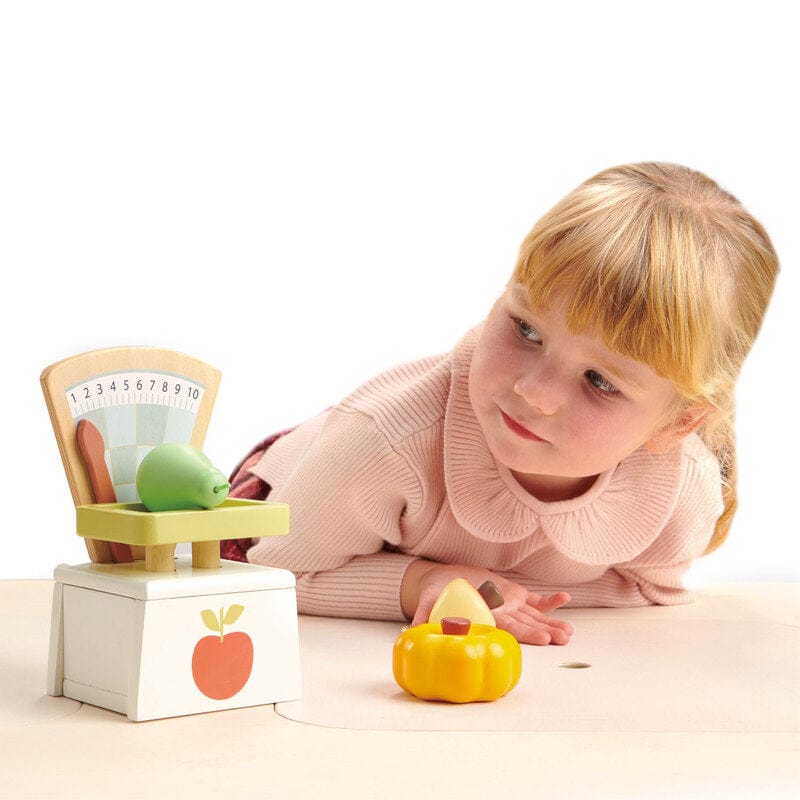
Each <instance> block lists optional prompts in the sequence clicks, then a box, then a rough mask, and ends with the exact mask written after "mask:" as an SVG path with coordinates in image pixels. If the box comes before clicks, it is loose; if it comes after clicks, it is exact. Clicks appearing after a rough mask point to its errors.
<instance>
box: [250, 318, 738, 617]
mask: <svg viewBox="0 0 800 800" xmlns="http://www.w3.org/2000/svg"><path fill="white" fill-rule="evenodd" d="M477 335H478V332H477V330H473V331H471V332H470V333H468V334H467V336H465V337H464V339H463V340H462V341H461V342H460V343H459V344H458V346H457V347H456V348H455V349H454V350H453V352H452V353H450V354H448V355H446V356H440V357H434V358H429V359H425V360H422V361H417V362H414V363H411V364H407V365H404V366H401V367H397V368H396V369H393V370H390V371H389V372H386V373H384V374H382V375H380V376H378V377H377V378H375V379H373V380H372V381H370V382H369V383H367V384H365V385H364V386H362V387H361V388H360V389H358V390H357V391H356V392H354V393H353V394H352V395H350V396H349V397H348V398H346V399H345V400H344V401H343V402H342V403H341V404H340V405H338V406H337V407H336V408H334V409H332V410H330V411H328V412H326V413H324V414H322V415H321V416H319V417H316V418H315V419H312V420H311V421H309V422H307V423H305V424H304V425H301V426H300V427H299V428H297V429H296V430H295V431H293V432H292V433H290V434H289V435H287V436H285V437H283V438H282V439H279V440H278V441H277V442H276V443H275V444H274V445H273V446H272V447H271V448H270V449H269V450H267V452H266V453H265V454H264V456H263V457H262V458H261V459H260V461H259V462H258V463H257V464H256V465H255V466H254V467H253V468H252V469H251V472H253V474H255V475H257V476H258V477H259V478H261V479H263V480H264V481H266V482H267V483H268V484H270V486H272V487H273V491H272V493H271V494H270V496H269V499H270V500H275V501H278V502H284V503H289V506H290V515H291V533H290V534H289V535H288V536H286V537H276V538H263V539H261V540H259V542H258V543H257V544H255V546H254V547H252V548H251V549H250V550H249V551H248V560H249V561H251V562H253V563H258V564H269V565H272V566H277V567H284V568H286V569H289V570H292V571H293V572H294V573H295V574H296V575H297V598H298V608H299V610H300V611H301V612H303V613H308V614H320V615H328V616H340V617H363V618H371V619H393V620H401V619H403V614H402V611H401V608H400V585H401V581H402V578H403V574H404V572H405V570H406V568H407V567H408V565H409V564H410V563H411V562H412V561H413V560H414V559H416V558H426V559H430V560H432V561H439V562H444V563H456V564H474V565H479V566H482V567H485V568H487V569H491V570H493V571H495V572H498V573H501V574H503V575H504V576H506V577H508V578H510V579H511V580H515V581H517V582H518V583H521V584H523V585H524V586H526V587H528V588H529V589H530V590H533V591H537V592H540V593H549V592H554V591H558V590H565V591H568V592H569V593H570V594H571V595H572V602H571V605H573V606H634V605H647V604H650V603H660V604H677V603H687V602H691V599H692V596H691V594H690V593H689V592H688V591H687V590H685V589H684V588H683V587H682V585H681V576H682V574H683V573H684V572H685V570H686V568H687V567H688V566H689V564H690V562H691V561H692V560H693V559H694V558H696V557H698V556H699V555H701V554H702V553H703V551H704V549H705V547H706V544H707V543H708V540H709V539H710V537H711V534H712V532H713V529H714V523H715V521H716V519H717V517H718V516H719V515H720V513H721V512H722V500H721V488H720V477H719V466H718V464H717V462H716V460H715V459H714V457H713V456H712V455H711V454H710V453H709V451H708V450H707V449H706V447H705V446H704V445H703V444H702V442H701V441H700V440H699V439H698V438H697V437H696V436H694V435H691V436H689V437H687V438H686V439H684V440H683V441H682V444H681V445H680V446H677V447H675V448H674V449H673V450H672V451H670V452H669V453H667V454H664V455H653V454H650V453H648V452H646V451H644V450H639V451H637V452H635V453H633V454H632V455H631V456H629V457H628V458H626V459H624V460H623V461H622V462H621V463H620V464H618V465H617V466H616V467H615V468H614V469H611V470H609V471H608V472H605V473H603V474H601V475H600V476H599V477H598V478H597V480H596V481H595V483H594V485H593V486H592V487H591V488H590V489H589V490H588V491H587V492H586V493H585V494H583V495H581V496H580V497H576V498H574V499H571V500H566V501H560V502H552V503H545V502H542V501H540V500H537V499H536V498H535V497H533V496H531V495H530V494H528V493H527V492H526V491H525V490H524V489H523V488H522V487H521V486H520V485H519V484H518V483H517V482H516V480H515V479H514V477H513V476H512V475H511V473H510V471H509V470H508V469H507V468H506V467H504V466H502V465H501V464H498V463H497V462H496V461H495V460H494V458H493V457H492V455H491V453H490V452H489V450H488V449H487V446H486V442H485V440H484V438H483V435H482V433H481V429H480V427H479V425H478V423H477V420H476V419H475V416H474V414H473V413H472V408H471V405H470V401H469V396H468V381H467V379H468V374H469V365H470V360H471V357H472V352H473V350H474V346H475V342H476V339H477Z"/></svg>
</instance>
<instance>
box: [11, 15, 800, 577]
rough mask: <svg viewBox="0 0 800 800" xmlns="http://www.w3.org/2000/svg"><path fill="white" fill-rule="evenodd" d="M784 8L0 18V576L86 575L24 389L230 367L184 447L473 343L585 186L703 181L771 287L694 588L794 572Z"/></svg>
mask: <svg viewBox="0 0 800 800" xmlns="http://www.w3.org/2000/svg"><path fill="white" fill-rule="evenodd" d="M789 5H790V4H785V3H782V2H764V0H762V2H760V3H758V4H756V3H739V2H724V3H723V2H719V3H715V2H699V1H698V0H694V2H681V1H677V2H676V1H675V0H673V2H670V3H661V4H651V3H640V2H600V3H595V2H574V1H573V2H571V3H536V2H526V3H514V2H485V3H474V2H435V1H434V0H428V1H427V2H404V3H387V2H379V1H378V0H373V2H364V3H354V2H345V1H343V0H340V1H339V2H317V3H314V2H299V1H297V0H295V1H294V2H286V3H269V2H260V3H234V2H197V1H196V2H191V3H176V2H168V0H161V2H157V3H148V2H135V3H134V2H131V3H119V2H96V3H86V2H58V3H41V2H35V0H28V1H27V2H8V3H3V4H2V5H1V6H0V114H2V121H1V123H0V139H2V141H1V142H0V248H1V251H2V252H0V259H1V260H0V263H1V264H2V270H3V277H4V289H3V292H2V318H1V319H0V325H2V337H3V342H4V351H3V356H4V362H5V363H4V369H3V371H2V403H3V408H2V412H3V413H2V419H3V422H4V431H3V436H2V438H1V439H0V442H2V444H1V445H0V447H1V450H0V454H1V456H2V457H1V459H0V461H1V462H2V475H0V486H2V499H3V516H2V532H1V533H0V537H1V538H0V541H2V545H3V556H2V559H0V577H6V578H10V577H49V576H50V575H51V574H52V569H53V567H54V566H55V565H56V564H57V563H59V562H69V563H80V562H83V561H85V560H86V558H87V557H86V553H85V549H84V545H83V542H82V541H81V540H79V539H78V538H77V537H76V536H75V534H74V515H73V510H72V501H71V497H70V494H69V490H68V487H67V483H66V480H65V478H64V475H63V472H62V467H61V462H60V458H59V455H58V451H57V448H56V444H55V438H54V436H53V433H52V430H51V427H50V422H49V419H48V416H47V412H46V409H45V405H44V401H43V398H42V394H41V390H40V387H39V380H38V378H39V373H40V372H41V370H42V369H43V368H44V367H45V366H47V365H48V364H51V363H53V362H55V361H57V360H59V359H61V358H64V357H67V356H70V355H74V354H76V353H80V352H84V351H86V350H93V349H97V348H101V347H108V346H114V345H129V344H140V345H155V346H162V347H167V348H170V349H174V350H180V351H184V352H187V353H190V354H192V355H194V356H197V357H199V358H201V359H203V360H205V361H207V362H208V363H210V364H213V365H214V366H216V367H218V368H219V369H221V370H222V372H223V381H222V386H221V389H220V394H219V396H218V398H217V404H216V410H215V413H214V417H213V419H212V422H211V428H210V431H209V434H208V437H207V439H206V443H205V448H204V449H205V451H206V453H207V454H208V455H209V456H210V457H211V459H212V461H214V462H215V463H216V464H217V465H218V466H220V467H221V468H222V469H223V470H224V471H228V470H229V469H230V468H231V467H233V465H234V464H235V463H236V461H238V459H239V458H240V457H241V456H242V455H243V454H244V453H245V452H246V451H247V450H248V449H249V448H250V446H251V445H252V444H253V443H255V442H256V441H257V440H259V439H260V438H262V437H263V436H265V435H267V434H268V433H271V432H274V431H276V430H278V429H281V428H282V427H284V426H288V425H291V424H294V423H297V422H300V421H302V420H303V419H305V418H307V417H308V416H311V415H313V414H315V413H316V412H317V411H319V410H321V409H323V408H324V407H326V406H327V405H329V404H331V403H334V402H336V401H337V400H338V399H339V398H340V397H341V396H342V395H343V394H345V393H347V392H348V391H350V390H351V389H353V388H355V386H356V385H358V384H359V383H360V382H361V381H363V380H365V379H367V378H368V377H370V376H372V375H373V374H374V373H376V372H378V371H381V370H383V369H385V368H387V367H389V366H392V365H394V364H396V363H398V362H400V361H404V360H408V359H413V358H416V357H420V356H424V355H429V354H432V353H436V352H442V351H444V350H447V349H449V347H450V346H451V345H452V344H453V343H454V342H455V341H456V340H457V339H458V338H459V337H460V335H461V334H462V333H463V331H464V330H466V328H468V327H469V326H471V325H472V324H474V323H475V322H477V321H479V320H480V319H481V318H482V317H483V315H484V314H485V312H486V311H487V310H488V308H489V306H490V304H491V302H492V300H493V298H494V296H495V295H496V294H497V293H498V292H499V291H500V290H501V288H502V286H503V283H504V281H505V280H506V278H507V277H508V275H509V274H510V271H511V269H512V266H513V262H514V259H515V255H516V251H517V248H518V246H519V243H520V241H521V240H522V238H523V236H524V235H525V233H526V232H527V231H528V229H529V228H530V226H531V225H532V224H533V222H534V221H535V220H536V218H537V217H538V216H539V215H540V214H541V213H542V212H544V211H545V210H546V209H547V208H549V207H550V206H551V205H552V204H553V203H554V202H555V201H556V200H558V199H559V198H560V197H561V196H562V195H564V194H565V193H566V192H568V191H570V190H571V189H572V188H573V187H574V186H575V185H577V184H578V183H579V182H580V181H582V180H583V179H585V178H587V177H589V176H590V175H592V174H594V173H595V172H597V171H599V170H600V169H602V168H604V167H607V166H611V165H614V164H618V163H622V162H627V161H637V160H645V159H648V160H649V159H661V160H668V161H678V162H683V163H686V164H688V165H690V166H693V167H695V168H698V169H700V170H702V171H704V172H706V173H708V174H710V175H711V176H712V177H714V178H715V179H717V180H718V181H719V182H720V183H722V184H723V185H724V186H725V187H726V188H728V189H730V190H731V191H733V192H734V194H736V195H737V196H739V197H740V199H742V200H743V202H744V203H745V205H746V206H747V207H748V208H749V209H750V210H751V211H752V212H753V213H754V214H755V215H756V216H757V217H758V218H759V219H761V220H762V221H763V222H764V224H765V225H766V227H767V229H768V231H769V232H770V234H771V236H772V237H773V240H774V243H775V245H776V247H777V249H778V252H779V254H780V256H781V260H782V264H783V272H782V275H781V278H780V281H779V285H778V290H777V294H776V297H775V300H774V303H773V306H772V308H771V311H770V314H769V316H768V319H767V322H766V324H765V327H764V329H763V332H762V335H761V337H760V339H759V341H758V343H757V346H756V348H755V350H754V351H753V353H752V356H751V358H750V360H749V361H748V363H747V365H746V369H745V372H744V374H743V376H742V379H741V382H740V401H739V409H740V410H739V422H738V424H739V438H740V448H739V456H740V475H741V477H740V501H741V510H740V511H739V515H738V517H737V519H736V522H735V525H734V529H733V531H732V533H731V535H730V538H729V540H728V542H727V543H726V544H725V545H724V547H723V548H722V549H721V550H719V551H718V552H717V553H716V554H714V555H713V556H710V557H707V558H705V559H702V560H701V561H700V562H699V563H698V565H697V566H696V567H695V568H694V569H693V571H692V573H691V582H692V583H693V585H702V584H704V583H706V582H708V581H724V580H751V579H752V580H759V579H772V580H797V578H798V575H799V573H798V559H797V557H796V553H797V545H796V536H797V531H798V521H797V515H796V513H795V503H794V484H795V479H794V478H795V475H794V473H795V467H794V462H795V461H796V454H797V453H798V452H800V440H799V438H798V426H797V424H796V420H795V418H796V416H797V408H796V406H797V399H798V396H797V378H796V373H797V365H796V360H795V359H796V352H797V345H798V334H797V301H798V299H800V286H798V274H797V266H796V265H797V262H798V245H797V229H798V222H797V221H798V203H797V199H796V187H797V186H798V185H800V174H798V159H797V151H796V148H797V142H798V141H799V140H800V132H799V131H798V128H797V123H796V118H797V74H798V59H797V56H796V53H797V48H796V42H795V36H794V33H795V31H796V27H795V25H794V23H793V22H792V21H791V20H790V16H789V14H790V12H789V10H788V8H789Z"/></svg>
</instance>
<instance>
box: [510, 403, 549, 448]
mask: <svg viewBox="0 0 800 800" xmlns="http://www.w3.org/2000/svg"><path fill="white" fill-rule="evenodd" d="M500 414H501V416H502V417H503V422H505V424H506V426H507V427H508V428H509V429H510V430H511V431H513V432H514V433H516V434H517V436H520V437H522V438H523V439H528V440H529V441H532V442H546V441H547V439H542V437H541V436H537V435H536V434H535V433H534V432H533V431H529V430H528V429H527V428H526V427H525V426H524V425H520V424H519V422H517V421H516V420H515V419H514V418H513V417H509V416H508V414H506V412H505V411H503V410H502V409H501V410H500Z"/></svg>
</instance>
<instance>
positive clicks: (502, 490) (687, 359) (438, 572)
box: [225, 164, 778, 644]
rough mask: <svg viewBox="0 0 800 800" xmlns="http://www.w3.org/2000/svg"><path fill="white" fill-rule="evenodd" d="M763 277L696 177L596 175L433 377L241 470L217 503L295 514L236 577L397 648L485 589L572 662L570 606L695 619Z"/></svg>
mask: <svg viewBox="0 0 800 800" xmlns="http://www.w3.org/2000/svg"><path fill="white" fill-rule="evenodd" d="M777 270H778V264H777V259H776V256H775V253H774V251H773V248H772V245H771V243H770V241H769V239H768V237H767V234H766V233H765V231H764V230H763V228H762V227H761V226H760V225H759V224H758V222H756V221H755V220H754V219H753V218H752V217H751V216H750V215H749V214H748V213H747V212H746V211H745V210H744V209H743V208H742V206H741V205H740V204H739V203H738V201H737V200H736V199H735V198H733V197H732V196H731V195H729V194H727V193H726V192H725V191H723V190H722V189H720V188H719V187H718V186H717V185H716V184H715V183H714V182H712V181H711V180H709V179H708V178H707V177H705V176H704V175H701V174H698V173H696V172H693V171H691V170H689V169H687V168H684V167H680V166H675V165H671V164H636V165H629V166H623V167H619V168H616V169H610V170H607V171H605V172H602V173H600V174H599V175H597V176H595V177H594V178H592V179H590V180H588V181H587V182H586V183H584V184H582V185H581V186H579V187H578V188H577V189H576V190H575V191H573V192H572V193H571V194H569V195H568V196H567V197H566V198H565V199H564V200H562V201H561V202H560V203H559V204H558V205H557V206H555V208H553V209H552V210H551V211H550V212H549V213H547V214H546V215H545V216H544V217H543V218H542V219H541V220H540V221H539V222H538V223H537V224H536V225H535V227H534V228H533V230H532V231H531V232H530V234H529V235H528V237H527V238H526V239H525V241H524V242H523V244H522V248H521V252H520V256H519V260H518V262H517V265H516V268H515V270H514V274H513V276H512V278H511V280H510V282H509V284H508V285H507V287H506V289H505V291H504V292H503V294H502V295H501V297H500V298H499V299H498V300H497V302H496V303H495V305H494V307H493V308H492V310H491V312H490V313H489V316H488V318H487V319H486V320H485V321H484V322H483V323H482V324H481V325H479V326H478V327H477V328H475V329H473V330H471V331H469V332H468V333H467V334H466V336H465V337H464V338H463V339H462V340H461V341H460V342H459V343H458V344H457V345H456V346H455V348H454V349H453V350H452V351H451V352H450V353H448V354H446V355H443V356H438V357H434V358H428V359H425V360H422V361H418V362H415V363H412V364H406V365H404V366H400V367H397V368H396V369H393V370H390V371H389V372H386V373H384V374H382V375H380V376H378V377H377V378H375V379H374V380H372V381H370V382H369V383H367V384H366V385H364V386H362V387H361V388H360V389H358V390H357V391H355V392H354V393H353V394H352V395H350V396H349V397H347V398H345V399H344V400H343V401H342V402H341V403H340V404H339V405H338V406H336V407H335V408H333V409H330V410H328V411H326V412H325V413H323V414H321V415H320V416H318V417H316V418H315V419H312V420H311V421H309V422H306V423H305V424H303V425H301V426H300V427H298V428H296V429H294V430H293V431H291V432H289V433H287V434H286V435H279V436H276V437H272V438H271V439H268V440H266V441H265V442H263V443H262V444H261V445H259V446H257V447H256V448H255V449H254V451H252V452H251V454H250V455H249V456H248V457H247V458H246V459H245V461H244V462H243V463H242V465H240V468H239V469H238V471H237V475H236V477H235V479H234V484H235V489H234V492H233V493H234V494H239V495H240V496H250V497H266V496H267V495H269V498H270V499H271V500H275V501H279V502H286V503H289V505H290V508H291V526H292V530H291V533H290V535H288V536H286V537H281V538H264V539H262V540H260V541H258V542H256V543H255V544H254V545H253V546H252V547H251V548H250V549H249V550H247V559H248V560H249V561H251V562H253V563H257V564H269V565H273V566H278V567H284V568H287V569H289V570H292V571H293V572H294V573H295V574H296V576H297V597H298V607H299V610H300V611H301V612H304V613H309V614H323V615H332V616H343V617H344V616H347V617H366V618H372V619H403V618H406V619H411V620H412V624H417V623H419V622H422V621H425V620H426V619H427V617H428V614H429V612H430V610H431V607H432V605H433V602H434V601H435V599H436V597H437V595H438V593H439V591H440V590H441V589H442V587H443V586H444V585H445V584H446V583H447V582H448V581H450V580H451V579H453V578H455V577H464V578H467V579H468V580H469V581H470V582H472V583H473V584H474V585H476V586H478V585H479V584H481V583H483V582H484V581H485V580H491V581H492V582H493V583H495V584H496V586H497V587H498V588H499V589H500V592H501V594H502V596H503V599H504V602H503V605H501V606H500V607H498V608H496V609H495V610H494V614H495V617H496V620H497V623H498V625H499V626H500V627H502V628H505V629H506V630H508V631H510V632H511V633H512V634H513V635H514V636H516V637H517V638H518V639H519V641H521V642H526V643H530V644H547V643H554V644H564V643H566V642H567V641H568V640H569V637H570V634H571V628H570V626H569V625H568V624H567V623H566V622H564V621H561V620H558V619H557V618H554V617H552V616H550V614H551V612H552V611H553V610H554V609H556V608H558V607H560V606H563V605H566V604H567V603H569V604H570V605H572V606H637V605H647V604H651V603H659V604H676V603H686V602H690V601H691V595H690V594H689V592H687V591H686V590H685V589H684V588H682V585H681V576H682V575H683V573H684V572H685V571H686V569H687V568H688V566H689V564H690V563H691V562H692V560H693V559H695V558H697V557H698V556H700V555H702V554H703V553H706V552H709V551H710V550H713V549H714V548H715V547H717V546H718V545H719V544H720V543H721V542H722V540H723V539H724V538H725V535H726V534H727V531H728V528H729V526H730V523H731V518H732V515H733V513H734V509H735V506H736V491H735V473H736V470H735V453H734V444H733V431H732V420H733V399H734V383H735V381H736V377H737V375H738V373H739V369H740V367H741V365H742V362H743V360H744V358H745V356H746V355H747V352H748V350H749V349H750V347H751V345H752V343H753V340H754V338H755V336H756V334H757V332H758V329H759V326H760V324H761V320H762V317H763V315H764V312H765V310H766V306H767V303H768V301H769V297H770V294H771V292H772V288H773V284H774V281H775V277H776V274H777ZM229 545H230V543H229ZM225 555H226V556H227V557H230V556H231V555H232V553H231V550H230V546H229V547H228V551H227V552H226V553H225Z"/></svg>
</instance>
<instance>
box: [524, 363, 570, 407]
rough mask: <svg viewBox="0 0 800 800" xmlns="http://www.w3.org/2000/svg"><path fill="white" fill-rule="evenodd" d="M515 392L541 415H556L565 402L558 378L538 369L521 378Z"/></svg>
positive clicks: (547, 371)
mask: <svg viewBox="0 0 800 800" xmlns="http://www.w3.org/2000/svg"><path fill="white" fill-rule="evenodd" d="M514 391H515V392H516V393H517V394H518V395H519V396H520V397H521V398H522V399H523V400H525V402H526V403H527V404H528V405H529V406H531V407H532V408H535V409H536V410H537V411H538V412H539V413H540V414H545V415H547V416H549V415H551V414H555V413H556V411H558V409H559V408H560V407H561V404H562V402H563V390H562V388H561V386H560V383H559V380H558V377H557V376H556V375H555V374H554V373H553V372H552V371H549V370H546V369H538V370H536V371H533V372H527V373H526V374H525V375H523V376H521V377H519V378H518V379H517V381H516V383H515V384H514Z"/></svg>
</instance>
